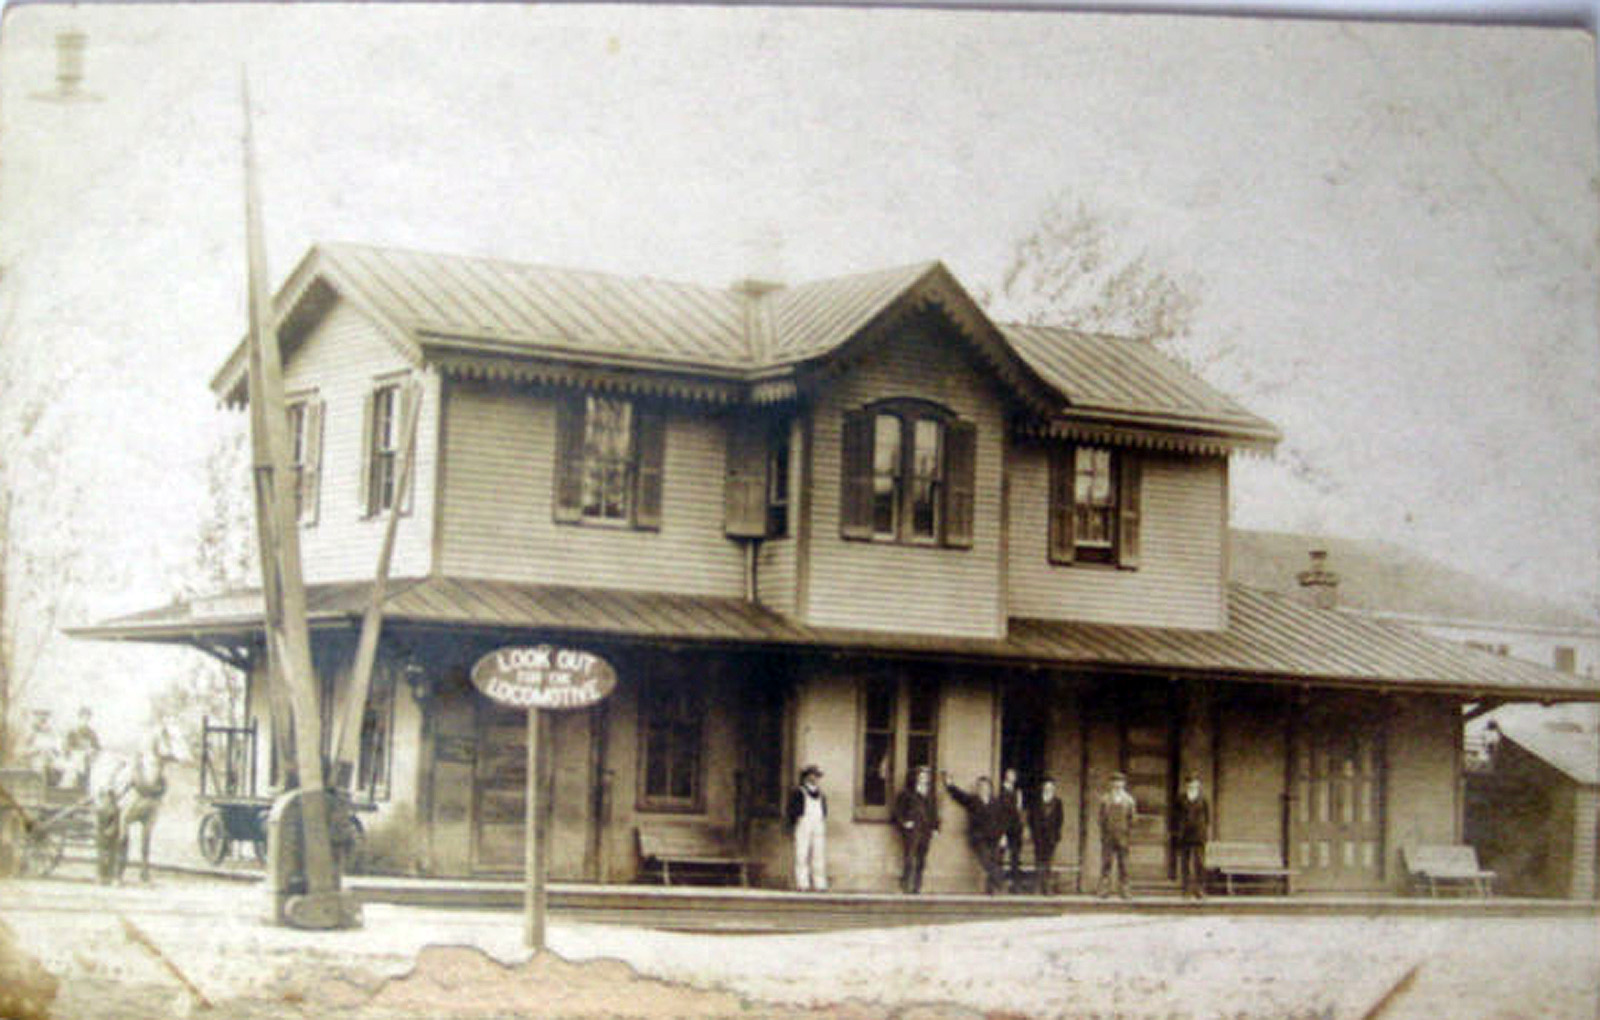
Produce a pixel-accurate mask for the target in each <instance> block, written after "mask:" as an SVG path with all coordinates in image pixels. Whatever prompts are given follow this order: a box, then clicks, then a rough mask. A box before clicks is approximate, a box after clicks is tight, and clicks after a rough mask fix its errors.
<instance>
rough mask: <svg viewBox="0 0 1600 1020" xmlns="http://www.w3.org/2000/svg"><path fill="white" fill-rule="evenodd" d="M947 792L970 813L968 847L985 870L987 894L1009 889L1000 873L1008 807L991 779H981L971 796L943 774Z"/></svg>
mask: <svg viewBox="0 0 1600 1020" xmlns="http://www.w3.org/2000/svg"><path fill="white" fill-rule="evenodd" d="M939 775H940V778H942V779H943V780H944V784H945V789H947V790H949V791H950V796H951V797H953V798H954V799H955V802H956V803H957V804H960V805H961V806H962V807H963V808H965V809H966V811H967V844H968V845H969V846H971V847H972V852H973V854H975V855H976V856H977V858H978V866H979V867H980V868H982V869H983V891H984V892H986V893H988V894H989V895H990V896H993V895H994V894H995V893H997V892H999V891H1000V890H1001V889H1003V888H1005V884H1006V878H1005V874H1004V872H1002V871H1001V870H1000V839H1001V837H1003V836H1004V835H1005V834H1006V814H1005V808H1004V806H1003V805H1002V804H1001V803H1000V801H999V800H998V799H997V798H996V797H995V795H994V788H993V787H991V786H990V785H989V777H988V776H979V777H978V780H977V782H975V783H973V786H972V791H973V792H971V793H967V792H966V791H965V790H962V789H961V788H960V787H957V786H952V785H951V784H950V775H949V773H946V772H941V773H940V774H939Z"/></svg>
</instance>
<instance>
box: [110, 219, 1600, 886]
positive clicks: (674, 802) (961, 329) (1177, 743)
mask: <svg viewBox="0 0 1600 1020" xmlns="http://www.w3.org/2000/svg"><path fill="white" fill-rule="evenodd" d="M276 301H277V309H278V312H279V315H280V320H279V321H280V330H279V334H280V339H281V342H282V345H283V350H284V361H285V381H286V387H287V390H288V393H289V399H290V405H291V406H290V410H289V414H290V424H291V431H292V433H293V436H294V444H293V445H294V457H295V468H296V472H297V476H298V487H297V491H298V496H299V513H300V528H301V531H300V537H301V543H302V550H303V558H304V565H305V573H306V580H307V584H308V601H309V612H310V625H311V629H312V642H313V651H314V658H315V661H316V668H317V671H318V673H319V676H320V679H321V682H322V684H323V689H324V692H325V694H326V697H325V701H326V703H327V705H328V706H329V711H330V712H331V711H334V710H339V707H340V703H341V700H342V699H343V698H344V697H345V696H346V692H347V689H348V678H349V675H350V671H351V664H352V662H353V660H354V652H355V646H356V636H357V633H358V631H359V628H360V620H361V615H362V612H363V610H364V609H365V605H366V598H367V594H368V591H369V587H370V584H371V580H372V577H373V574H374V569H375V565H376V562H377V558H378V551H379V545H380V539H381V535H382V533H383V530H384V525H385V520H386V518H387V516H388V515H389V513H390V511H391V509H392V508H394V507H395V506H396V505H397V504H398V507H399V512H400V513H401V515H402V517H401V520H400V524H399V531H398V544H397V547H396V550H395V556H394V567H393V570H392V579H391V580H390V582H389V585H388V591H387V597H386V600H385V602H384V606H383V612H384V629H383V634H382V639H381V643H380V648H379V656H378V667H377V670H376V673H375V677H374V683H373V689H372V693H371V696H370V697H369V699H368V704H367V706H366V711H365V719H366V722H365V724H364V726H363V731H362V754H361V761H360V768H359V774H358V776H357V780H358V782H359V785H360V788H361V790H362V791H363V795H364V796H365V797H367V798H370V799H371V800H372V801H373V802H375V803H376V804H377V813H376V815H375V816H373V817H372V818H369V820H368V825H369V829H370V830H371V831H372V837H371V843H372V845H373V847H374V848H375V849H376V850H377V851H380V854H379V856H381V857H383V862H382V863H384V864H385V865H386V866H388V867H392V868H395V869H398V870H401V871H408V872H412V873H417V874H426V875H440V876H484V875H495V874H509V873H516V872H518V871H519V869H520V868H521V866H522V860H523V844H522V840H523V805H524V797H525V793H524V781H525V746H526V745H525V740H526V727H525V721H524V718H523V716H522V715H521V714H520V713H515V712H511V711H508V710H505V709H501V708H497V707H495V706H494V705H493V704H491V703H490V702H489V701H488V700H487V699H486V698H484V697H483V696H482V695H481V694H479V693H478V692H477V691H476V689H475V688H474V687H473V686H472V684H471V683H470V682H469V679H468V674H469V671H470V670H471V667H472V665H473V663H474V662H475V661H476V660H477V659H478V658H479V657H480V656H482V655H484V654H485V653H487V652H489V651H491V650H493V649H495V648H498V647H503V646H508V645H519V646H521V645H538V644H552V645H557V646H562V647H572V648H580V649H583V650H586V651H589V652H592V653H594V654H597V655H599V656H601V657H603V658H604V659H605V660H607V661H608V662H609V663H610V664H611V665H612V666H613V668H614V669H615V672H616V674H617V677H618V683H617V687H616V690H615V693H613V694H612V695H611V696H610V697H609V698H608V699H606V700H605V701H603V702H601V703H600V704H598V705H596V706H594V707H591V708H587V709H582V710H577V711H566V712H559V713H552V715H553V719H552V725H551V733H552V739H551V741H550V742H549V745H550V746H549V752H550V756H551V757H550V762H551V774H552V779H551V784H552V786H551V790H552V793H551V796H550V797H549V798H546V801H547V802H548V803H549V805H550V814H549V816H548V821H549V825H550V830H549V831H550V833H551V837H550V838H551V846H550V854H551V858H550V860H551V877H552V878H553V879H556V880H570V881H592V882H628V881H632V880H634V879H635V877H636V876H637V875H638V874H639V871H640V865H641V862H640V860H639V852H638V840H637V835H636V834H637V831H638V830H639V829H640V828H641V827H650V826H662V825H712V826H718V827H722V828H724V829H726V830H727V831H729V832H731V833H733V834H734V836H735V838H736V839H737V840H738V843H739V845H740V846H741V847H742V848H743V852H744V853H745V854H747V855H748V857H749V858H750V859H751V860H752V861H753V862H754V863H755V864H756V865H757V868H758V877H757V881H758V882H759V883H760V884H763V885H770V886H776V887H782V886H785V885H787V884H788V883H789V881H790V868H791V862H790V853H789V850H788V844H787V841H786V837H785V835H784V833H783V830H782V822H781V819H780V818H779V815H780V810H781V805H782V800H783V796H784V794H785V792H786V791H787V789H788V788H789V787H790V785H792V784H793V782H794V781H795V776H796V774H797V772H798V770H799V768H800V767H801V766H803V765H806V764H811V763H815V764H817V765H818V766H820V767H821V768H822V769H823V771H824V773H825V777H824V780H823V786H824V789H825V791H826V792H827V794H828V797H829V805H830V813H829V817H828V823H827V828H828V867H829V872H830V879H831V884H832V886H833V887H834V888H836V889H841V890H876V891H889V890H892V889H894V888H895V887H896V880H897V877H898V874H899V867H900V850H899V843H898V839H897V837H896V834H895V832H894V831H893V829H892V827H891V825H890V824H888V814H889V810H890V805H891V803H892V800H893V798H894V795H895V793H896V791H897V790H898V788H899V787H900V786H901V785H902V784H903V783H904V782H905V780H906V777H907V775H908V773H909V772H910V770H912V769H914V768H915V767H917V766H919V765H930V766H933V767H934V768H935V769H936V770H944V771H948V772H949V773H950V775H951V778H952V781H953V782H955V783H956V784H957V785H960V786H962V787H964V788H968V787H970V785H971V784H972V782H973V780H974V779H975V778H976V777H978V776H981V775H987V776H998V774H999V772H1000V770H1001V769H1003V768H1007V767H1012V768H1016V769H1018V770H1019V772H1020V773H1021V775H1022V780H1023V785H1024V786H1025V787H1026V786H1031V785H1032V784H1034V783H1036V782H1037V781H1038V780H1039V779H1040V777H1042V776H1045V775H1049V776H1052V777H1054V778H1055V780H1056V781H1057V784H1058V786H1059V789H1060V791H1061V795H1062V796H1063V798H1064V800H1065V807H1066V832H1065V834H1064V837H1063V841H1062V847H1061V849H1060V850H1059V851H1058V854H1057V859H1058V862H1060V863H1063V864H1066V865H1069V866H1077V867H1081V869H1082V871H1083V874H1084V875H1085V876H1086V877H1092V876H1095V875H1097V874H1098V871H1099V860H1098V856H1099V847H1098V834H1097V832H1096V831H1095V825H1094V805H1095V801H1096V799H1097V797H1098V796H1099V794H1100V792H1101V791H1102V790H1103V788H1104V787H1105V785H1106V782H1107V779H1108V777H1109V775H1110V774H1111V773H1113V772H1117V771H1121V772H1124V773H1126V774H1127V775H1128V777H1129V783H1130V788H1131V792H1132V793H1133V795H1134V796H1135V798H1136V799H1137V800H1138V803H1139V808H1140V813H1139V820H1138V824H1137V831H1136V835H1135V845H1134V849H1133V855H1132V867H1133V870H1134V873H1135V878H1136V880H1137V881H1138V882H1139V883H1140V884H1142V885H1145V886H1146V887H1148V888H1152V889H1157V888H1161V887H1163V886H1164V885H1166V884H1167V883H1168V882H1170V880H1171V876H1172V867H1173V863H1172V857H1173V851H1172V847H1171V845H1170V840H1169V838H1168V814H1169V812H1168V806H1169V805H1170V803H1171V802H1172V799H1173V798H1174V796H1175V794H1176V790H1177V789H1178V786H1179V784H1180V782H1181V781H1182V779H1183V777H1184V776H1186V775H1187V774H1190V773H1193V774H1195V775H1197V776H1198V777H1199V778H1200V779H1201V780H1202V782H1203V783H1204V785H1205V787H1206V789H1207V793H1208V794H1209V795H1210V797H1211V798H1212V803H1213V833H1212V836H1213V838H1214V839H1218V840H1229V841H1253V842H1257V843H1266V844H1270V845H1271V846H1272V847H1274V848H1276V851H1277V852H1278V853H1280V854H1281V856H1282V859H1283V860H1284V861H1285V862H1287V863H1288V865H1289V866H1291V867H1293V868H1295V869H1296V871H1297V873H1298V874H1297V877H1296V889H1297V890H1298V889H1304V890H1349V891H1367V892H1374V893H1377V892H1385V891H1399V890H1400V889H1401V888H1403V884H1404V876H1403V875H1402V874H1401V873H1400V864H1399V852H1400V849H1401V847H1403V846H1406V845H1408V844H1413V843H1429V844H1437V843H1459V842H1461V839H1462V824H1463V763H1462V750H1461V747H1462V739H1461V738H1462V727H1463V720H1464V718H1465V717H1466V716H1467V715H1469V714H1470V713H1471V712H1472V711H1476V710H1479V709H1481V708H1482V707H1483V706H1486V705H1493V704H1498V703H1502V702H1517V701H1569V700H1571V701H1585V700H1587V701H1592V700H1600V682H1597V681H1596V680H1594V679H1592V678H1585V677H1582V676H1578V675H1573V674H1569V673H1563V672H1558V671H1556V670H1552V669H1545V668H1542V667H1540V666H1538V665H1535V664H1531V663H1525V662H1520V661H1517V660H1514V659H1507V658H1504V657H1500V656H1495V655H1491V654H1486V653H1483V652H1480V651H1476V650H1473V649H1470V648H1466V647H1462V646H1459V645H1455V644H1451V643H1448V642H1443V641H1438V640H1434V639H1431V638H1428V637H1425V636H1423V635H1421V634H1418V633H1415V632H1413V631H1411V630H1408V629H1406V628H1404V627H1402V626H1399V625H1396V624H1393V623H1389V622H1385V621H1379V620H1373V619H1368V618H1362V617H1358V616H1352V615H1350V614H1345V613H1341V612H1338V611H1335V610H1324V609H1319V608H1317V607H1315V606H1313V605H1307V604H1305V602H1303V601H1301V600H1297V599H1291V598H1286V597H1283V596H1281V595H1275V594H1272V593H1269V592H1265V591H1260V590H1255V589H1253V588H1251V587H1248V586H1246V585H1242V584H1238V583H1234V582H1231V581H1230V579H1229V481H1228V479H1229V462H1230V458H1231V457H1233V456H1235V455H1242V456H1251V455H1269V454H1270V453H1271V451H1272V449H1273V447H1274V446H1275V444H1276V443H1277V442H1278V439H1279V434H1278V432H1277V430H1276V429H1275V428H1274V427H1273V426H1272V425H1271V424H1270V423H1268V422H1266V421H1264V420H1262V419H1261V418H1258V417H1256V416H1255V415H1253V414H1251V413H1250V412H1249V411H1248V410H1246V409H1245V408H1243V407H1241V406H1239V405H1238V404H1237V403H1235V402H1234V401H1233V400H1231V399H1229V398H1228V397H1227V396H1225V395H1223V394H1221V393H1219V392H1217V391H1216V390H1214V389H1213V388H1211V387H1210V386H1208V385H1207V384H1206V383H1205V382H1203V381H1202V380H1201V379H1200V378H1198V377H1197V376H1196V375H1194V374H1193V373H1191V372H1190V371H1188V370H1187V369H1186V368H1185V367H1184V366H1182V365H1180V364H1178V363H1177V362H1175V361H1173V360H1171V359H1169V358H1167V357H1166V356H1164V355H1163V354H1162V353H1160V352H1159V351H1158V350H1157V349H1155V348H1154V347H1153V346H1152V345H1150V344H1148V343H1145V342H1142V341H1136V340H1128V339H1122V338H1115V337H1108V336H1097V335H1086V334H1082V333H1077V332H1073V331H1069V330H1065V329H1057V328H1050V327H1043V326H1019V325H1008V324H1003V323H998V322H995V321H992V320H991V319H990V318H989V317H988V316H987V315H986V314H985V312H984V311H983V310H982V309H981V308H980V307H979V306H978V305H977V303H976V302H975V301H974V300H973V299H972V298H971V297H970V296H969V295H968V293H967V292H966V291H965V290H964V289H963V288H962V286H961V284H960V283H959V282H958V281H957V280H956V279H955V278H954V277H953V276H952V275H951V273H950V272H949V271H948V270H947V269H945V268H944V267H943V266H942V265H940V264H938V263H926V264H922V265H915V266H908V267H904V268H897V269H890V270H885V271H881V272H873V273H866V274H862V275H855V276H849V277H844V278H840V279H833V280H827V281H822V282H815V283H809V284H803V285H796V286H780V285H775V284H770V283H763V282H758V281H746V282H742V283H739V284H736V285H734V286H731V287H728V288H711V287H702V286H693V285H684V284H676V283H667V282H662V281H657V280H644V279H622V278H617V277H612V276H607V275H603V274H597V273H586V272H572V271H564V270H552V269H544V268H537V267H532V266H526V265H518V264H511V263H506V262H500V261H494V260H487V259H479V258H466V257H456V256H445V255H434V254H421V253H414V252H403V251H395V250H384V249H376V248H369V247H362V246H354V245H319V246H316V247H313V248H312V249H311V250H310V251H309V252H308V253H307V254H306V255H305V257H304V258H303V259H302V261H301V262H300V264H299V265H298V267H297V268H296V269H295V270H294V272H293V273H292V274H291V275H290V277H289V278H288V280H287V282H286V283H285V284H284V285H283V287H282V289H281V290H280V291H279V293H278V295H277V297H276ZM246 366H247V357H246V352H245V349H244V347H243V346H240V347H239V348H238V349H236V350H235V351H234V352H233V353H232V355H231V356H230V357H229V358H228V359H227V361H226V363H225V364H224V365H223V367H222V368H221V370H220V371H219V373H218V374H217V376H216V378H215V380H214V387H215V390H216V392H217V393H218V395H219V396H220V397H221V398H222V399H223V400H225V401H227V402H229V403H231V404H243V402H244V401H245V399H246V397H245V394H246ZM408 379H415V380H418V381H419V382H420V393H421V398H420V404H419V408H418V414H419V418H418V421H419V430H418V439H417V445H416V447H415V451H414V457H415V461H414V468H415V470H414V472H413V474H412V484H411V485H409V486H408V487H407V489H406V491H398V487H397V485H396V481H397V478H398V476H399V472H398V470H397V469H398V465H397V463H396V461H397V458H398V456H399V450H400V448H401V442H400V437H399V428H398V422H399V420H400V418H401V415H400V413H399V412H400V404H401V401H402V399H403V398H402V394H403V393H404V392H405V389H404V387H403V383H404V382H405V381H406V380H408ZM1374 427H1379V425H1378V424H1376V423H1375V425H1374ZM241 484H244V482H243V480H241ZM261 614H262V610H261V601H260V596H259V593H258V592H255V591H250V590H242V591H233V592H218V593H216V594H215V596H213V597H207V598H199V599H195V600H191V601H188V602H184V603H179V604H174V605H171V606H166V607H162V608H160V609H155V610H151V611H149V612H144V613H139V614H135V615H132V616H128V617H124V618H121V619H117V620H111V621H106V622H104V623H102V624H98V625H96V626H94V627H90V628H85V629H84V630H82V631H80V632H79V633H82V634H85V635H90V636H96V637H101V638H114V639H124V640H136V641H157V642H174V643H186V644H191V645H194V646H196V647H199V648H202V649H204V650H207V651H209V652H211V653H212V654H216V655H218V656H220V657H223V658H224V659H226V660H227V661H231V662H233V663H235V664H236V665H238V666H239V667H240V668H241V669H244V670H246V671H247V672H248V675H249V677H250V684H249V688H250V695H249V711H250V713H251V715H252V716H253V717H254V718H256V719H258V720H260V721H261V723H262V725H263V727H264V728H268V729H270V723H271V711H270V706H269V698H268V696H267V692H266V690H265V680H264V665H263V655H262V652H261V647H262V644H261V642H262V636H261V631H262V618H261ZM271 743H272V742H271V741H270V740H263V741H261V742H260V746H258V747H257V748H256V754H257V755H258V757H259V758H260V761H261V774H262V775H263V776H270V775H274V774H275V770H274V768H273V763H272V762H271V761H269V760H268V759H270V758H271V757H272V751H271V746H270V745H271ZM942 813H943V821H944V827H943V830H942V832H941V834H940V835H939V836H938V837H936V838H935V841H934V846H933V850H932V852H931V854H930V857H929V861H928V874H927V882H926V885H925V889H926V890H927V891H934V892H938V891H963V892H970V891H973V890H976V889H978V888H980V882H979V876H978V871H977V868H976V865H975V863H974V861H973V859H972V855H971V854H970V852H969V851H968V849H967V847H966V843H965V839H964V837H963V829H964V824H965V819H964V816H963V812H962V811H960V810H959V809H958V808H957V807H956V806H955V805H954V804H953V803H952V802H950V801H949V800H948V799H947V800H945V801H944V804H943V809H942ZM1085 884H1086V887H1087V886H1088V885H1090V884H1092V883H1088V882H1086V883H1085Z"/></svg>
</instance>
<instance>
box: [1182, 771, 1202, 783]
mask: <svg viewBox="0 0 1600 1020" xmlns="http://www.w3.org/2000/svg"><path fill="white" fill-rule="evenodd" d="M1183 781H1184V782H1185V783H1198V782H1199V781H1200V777H1199V776H1197V775H1195V774H1194V773H1193V772H1191V773H1189V774H1188V775H1186V776H1184V777H1183Z"/></svg>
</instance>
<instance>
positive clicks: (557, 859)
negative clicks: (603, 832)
mask: <svg viewBox="0 0 1600 1020" xmlns="http://www.w3.org/2000/svg"><path fill="white" fill-rule="evenodd" d="M547 714H548V715H549V717H550V725H549V727H548V732H549V734H550V746H549V747H548V748H547V749H546V757H545V769H546V778H545V782H546V786H545V790H546V795H545V796H544V797H543V798H542V800H543V805H544V812H543V815H544V817H543V818H542V819H541V820H540V824H542V825H547V826H549V827H550V829H549V836H548V838H547V843H546V845H547V847H548V850H547V852H548V854H549V857H548V860H547V867H548V869H549V870H548V875H549V877H550V878H552V879H556V880H560V881H577V880H582V879H584V878H590V877H593V873H594V867H595V864H596V862H595V860H594V855H595V841H594V839H593V836H594V826H595V825H596V824H597V822H596V812H595V805H594V785H593V783H594V771H595V770H594V768H593V765H592V762H591V760H590V757H591V747H590V742H591V740H593V738H594V728H593V726H592V712H582V711H579V712H549V713H547ZM527 784H528V717H527V714H526V713H525V712H522V711H520V710H512V709H506V708H502V707H500V706H497V705H495V704H493V703H492V702H489V701H488V700H487V699H485V698H479V707H478V739H477V760H476V763H475V765H474V769H473V830H472V870H473V871H475V872H481V873H487V874H504V873H518V872H521V871H522V870H523V868H524V866H525V863H526V861H525V847H526V840H525V838H524V837H525V832H526V829H525V825H526V819H525V809H526V805H527V796H528V786H527Z"/></svg>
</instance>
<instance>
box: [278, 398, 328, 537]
mask: <svg viewBox="0 0 1600 1020" xmlns="http://www.w3.org/2000/svg"><path fill="white" fill-rule="evenodd" d="M287 410H288V415H289V462H290V470H291V471H293V473H294V508H295V520H297V521H299V522H300V523H301V524H304V525H307V526H309V525H312V524H315V523H317V504H318V497H319V492H318V490H319V488H320V485H319V483H320V482H321V478H322V401H320V400H318V399H317V398H316V397H314V396H307V397H296V398H294V399H292V400H291V401H290V402H289V406H288V409H287Z"/></svg>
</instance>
